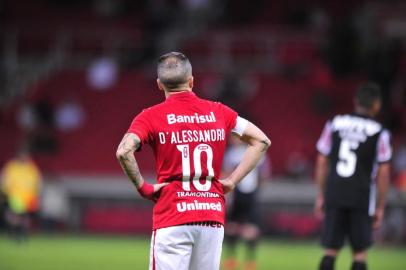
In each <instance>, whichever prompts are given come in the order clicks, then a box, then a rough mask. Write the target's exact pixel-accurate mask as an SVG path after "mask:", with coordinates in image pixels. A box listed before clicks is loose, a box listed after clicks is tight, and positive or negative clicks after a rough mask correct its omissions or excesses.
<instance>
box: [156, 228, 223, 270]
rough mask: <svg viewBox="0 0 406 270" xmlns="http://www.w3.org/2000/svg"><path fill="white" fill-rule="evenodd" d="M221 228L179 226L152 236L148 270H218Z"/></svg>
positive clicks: (158, 231)
mask: <svg viewBox="0 0 406 270" xmlns="http://www.w3.org/2000/svg"><path fill="white" fill-rule="evenodd" d="M223 238H224V227H223V226H217V227H213V226H207V225H180V226H173V227H167V228H162V229H158V230H155V231H154V232H153V233H152V239H151V250H150V263H149V270H199V269H204V270H218V269H219V268H220V258H221V249H222V243H223Z"/></svg>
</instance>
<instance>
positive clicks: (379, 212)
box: [372, 208, 385, 229]
mask: <svg viewBox="0 0 406 270" xmlns="http://www.w3.org/2000/svg"><path fill="white" fill-rule="evenodd" d="M384 215H385V210H384V209H383V208H377V209H376V211H375V216H374V223H373V224H372V226H373V228H374V229H379V228H380V227H381V226H382V222H383V217H384Z"/></svg>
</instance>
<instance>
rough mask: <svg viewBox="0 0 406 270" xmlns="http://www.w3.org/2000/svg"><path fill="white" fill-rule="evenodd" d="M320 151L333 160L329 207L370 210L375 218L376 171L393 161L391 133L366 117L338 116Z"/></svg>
mask: <svg viewBox="0 0 406 270" xmlns="http://www.w3.org/2000/svg"><path fill="white" fill-rule="evenodd" d="M317 150H318V151H319V152H320V153H321V154H323V155H325V156H327V157H328V158H329V173H328V177H327V182H326V189H325V203H326V206H327V207H329V206H330V207H350V208H356V209H360V210H367V211H368V212H369V214H370V215H373V214H374V212H375V204H376V201H375V198H376V188H375V177H376V170H377V167H378V165H379V164H380V163H385V162H388V161H389V160H390V159H391V157H392V149H391V145H390V134H389V132H388V131H387V130H386V129H384V128H383V127H382V125H381V124H379V123H378V122H376V121H375V120H373V119H371V118H368V117H365V116H362V115H358V114H346V115H337V116H336V117H334V119H333V120H331V121H328V122H327V123H326V125H325V127H324V130H323V133H322V135H321V137H320V139H319V141H318V142H317Z"/></svg>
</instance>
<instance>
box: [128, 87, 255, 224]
mask: <svg viewBox="0 0 406 270" xmlns="http://www.w3.org/2000/svg"><path fill="white" fill-rule="evenodd" d="M246 124H247V121H246V120H244V119H242V118H240V117H238V115H237V113H236V112H235V111H233V110H232V109H230V108H229V107H227V106H225V105H223V104H221V103H218V102H211V101H207V100H204V99H200V98H198V97H197V96H196V95H195V94H194V93H192V92H182V93H177V94H173V95H170V96H169V97H168V98H167V99H166V100H165V101H164V102H162V103H160V104H158V105H155V106H153V107H150V108H148V109H146V110H144V111H142V112H141V113H140V114H139V115H137V116H136V117H135V118H134V120H133V122H132V124H131V126H130V128H129V130H128V132H131V133H134V134H136V135H137V136H138V137H139V138H140V139H141V143H142V144H146V143H147V144H150V145H151V147H152V149H153V151H154V155H155V163H156V171H157V176H158V182H159V183H163V182H169V183H170V184H169V185H168V186H166V187H164V188H163V189H162V191H161V194H160V197H159V199H158V202H157V203H156V205H155V206H154V211H153V227H154V229H159V228H163V227H168V226H174V225H179V224H184V223H188V222H195V221H217V222H220V223H224V193H223V188H222V185H221V183H220V182H219V181H218V179H219V174H220V170H221V165H222V159H223V155H224V149H225V146H226V138H227V136H228V134H229V133H230V132H231V131H233V132H236V133H238V134H240V135H241V134H242V132H243V131H244V129H245V127H246Z"/></svg>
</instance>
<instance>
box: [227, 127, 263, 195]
mask: <svg viewBox="0 0 406 270" xmlns="http://www.w3.org/2000/svg"><path fill="white" fill-rule="evenodd" d="M240 139H241V140H242V141H244V142H245V143H247V149H246V150H245V153H244V156H243V158H242V160H241V162H240V164H238V166H237V168H235V170H234V171H233V172H232V173H231V175H230V176H229V177H227V178H226V179H223V180H220V182H221V183H222V185H223V189H224V193H228V192H230V191H232V190H233V189H234V188H235V186H236V185H237V184H238V183H239V182H240V181H241V180H242V179H243V178H244V177H245V176H246V175H247V174H248V173H249V172H250V171H251V170H252V169H254V168H255V166H256V165H257V163H258V162H259V160H260V159H261V158H262V157H263V155H264V154H265V152H266V151H267V150H268V148H269V147H270V146H271V141H270V140H269V139H268V137H267V136H266V135H265V134H264V133H263V132H262V131H261V130H260V129H259V128H258V127H256V126H255V125H254V124H252V123H248V125H247V127H246V128H245V130H244V133H243V135H242V136H241V137H240Z"/></svg>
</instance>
